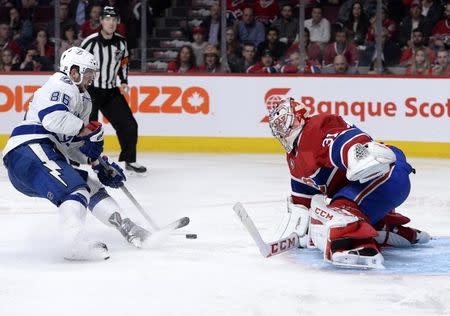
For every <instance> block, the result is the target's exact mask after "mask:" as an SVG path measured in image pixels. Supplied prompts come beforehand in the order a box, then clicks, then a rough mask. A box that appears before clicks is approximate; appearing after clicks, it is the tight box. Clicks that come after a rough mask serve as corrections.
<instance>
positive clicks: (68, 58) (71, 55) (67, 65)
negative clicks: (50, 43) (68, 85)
mask: <svg viewBox="0 0 450 316" xmlns="http://www.w3.org/2000/svg"><path fill="white" fill-rule="evenodd" d="M72 66H77V67H78V68H79V72H80V80H79V81H78V82H74V83H75V84H80V83H81V81H82V80H83V74H84V73H85V72H86V71H87V70H88V69H91V70H93V71H98V69H99V67H98V62H97V60H96V59H95V56H94V55H92V54H91V53H89V52H88V51H87V50H85V49H83V48H80V47H71V48H69V49H68V50H66V51H64V53H62V55H61V59H60V61H59V70H60V71H61V72H63V73H65V74H66V75H69V72H70V69H71V68H72Z"/></svg>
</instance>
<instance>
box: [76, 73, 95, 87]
mask: <svg viewBox="0 0 450 316" xmlns="http://www.w3.org/2000/svg"><path fill="white" fill-rule="evenodd" d="M72 79H74V81H78V80H80V75H79V74H78V72H76V73H73V74H72ZM94 79H95V70H93V69H86V70H85V72H84V74H83V80H82V81H81V83H80V84H78V88H79V89H80V91H86V89H87V87H89V86H90V85H91V84H92V82H93V81H94Z"/></svg>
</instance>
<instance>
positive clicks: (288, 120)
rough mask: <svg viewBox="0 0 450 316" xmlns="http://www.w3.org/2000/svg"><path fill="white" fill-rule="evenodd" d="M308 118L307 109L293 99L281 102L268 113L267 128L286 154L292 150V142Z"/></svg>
mask: <svg viewBox="0 0 450 316" xmlns="http://www.w3.org/2000/svg"><path fill="white" fill-rule="evenodd" d="M308 117H309V109H308V108H307V107H306V105H305V104H303V103H302V102H298V101H295V100H294V99H293V98H286V99H283V100H281V101H280V102H279V103H278V105H277V106H275V107H274V108H273V109H272V110H271V111H270V113H269V126H270V129H271V130H272V135H273V136H275V138H276V139H278V140H279V141H280V143H281V145H283V147H284V149H286V151H287V152H288V153H290V152H291V151H292V149H294V141H295V140H296V139H297V137H298V135H300V132H301V131H302V129H303V126H304V125H305V123H306V120H307V119H308Z"/></svg>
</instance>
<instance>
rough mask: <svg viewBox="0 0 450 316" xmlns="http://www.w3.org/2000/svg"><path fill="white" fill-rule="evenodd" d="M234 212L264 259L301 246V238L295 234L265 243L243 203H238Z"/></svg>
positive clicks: (234, 207)
mask: <svg viewBox="0 0 450 316" xmlns="http://www.w3.org/2000/svg"><path fill="white" fill-rule="evenodd" d="M233 210H234V212H235V213H236V215H237V216H238V217H239V219H240V220H241V222H242V224H244V226H245V228H246V229H247V231H248V232H249V233H250V236H252V238H253V240H254V241H255V243H256V246H258V249H259V252H260V253H261V255H262V256H263V257H265V258H268V257H272V256H275V255H278V254H280V253H283V252H286V251H288V250H290V249H292V248H296V247H298V246H299V244H300V238H299V236H298V235H297V234H296V233H294V232H293V233H292V234H290V235H289V236H287V237H285V238H281V239H279V240H277V241H274V242H271V243H265V242H264V240H263V239H262V237H261V234H260V233H259V231H258V229H257V228H256V226H255V223H253V221H252V219H251V218H250V216H249V215H248V213H247V211H246V210H245V208H244V206H243V205H242V203H240V202H238V203H236V204H235V205H234V206H233Z"/></svg>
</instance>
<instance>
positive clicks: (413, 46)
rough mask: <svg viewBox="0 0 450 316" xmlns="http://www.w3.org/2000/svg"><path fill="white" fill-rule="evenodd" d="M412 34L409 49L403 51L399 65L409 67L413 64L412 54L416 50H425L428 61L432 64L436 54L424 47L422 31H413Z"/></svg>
mask: <svg viewBox="0 0 450 316" xmlns="http://www.w3.org/2000/svg"><path fill="white" fill-rule="evenodd" d="M412 33H413V35H412V40H411V41H410V47H409V48H407V49H405V50H404V51H403V53H402V56H401V57H400V64H401V65H403V66H407V65H410V64H411V63H412V62H413V56H414V52H415V51H417V50H418V49H423V50H425V52H426V54H427V57H428V60H430V61H431V62H433V61H434V59H435V58H436V54H435V53H434V51H433V50H432V49H431V48H429V47H427V46H425V44H424V42H425V40H424V36H423V32H422V30H421V29H415V30H414V31H413V32H412Z"/></svg>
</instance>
